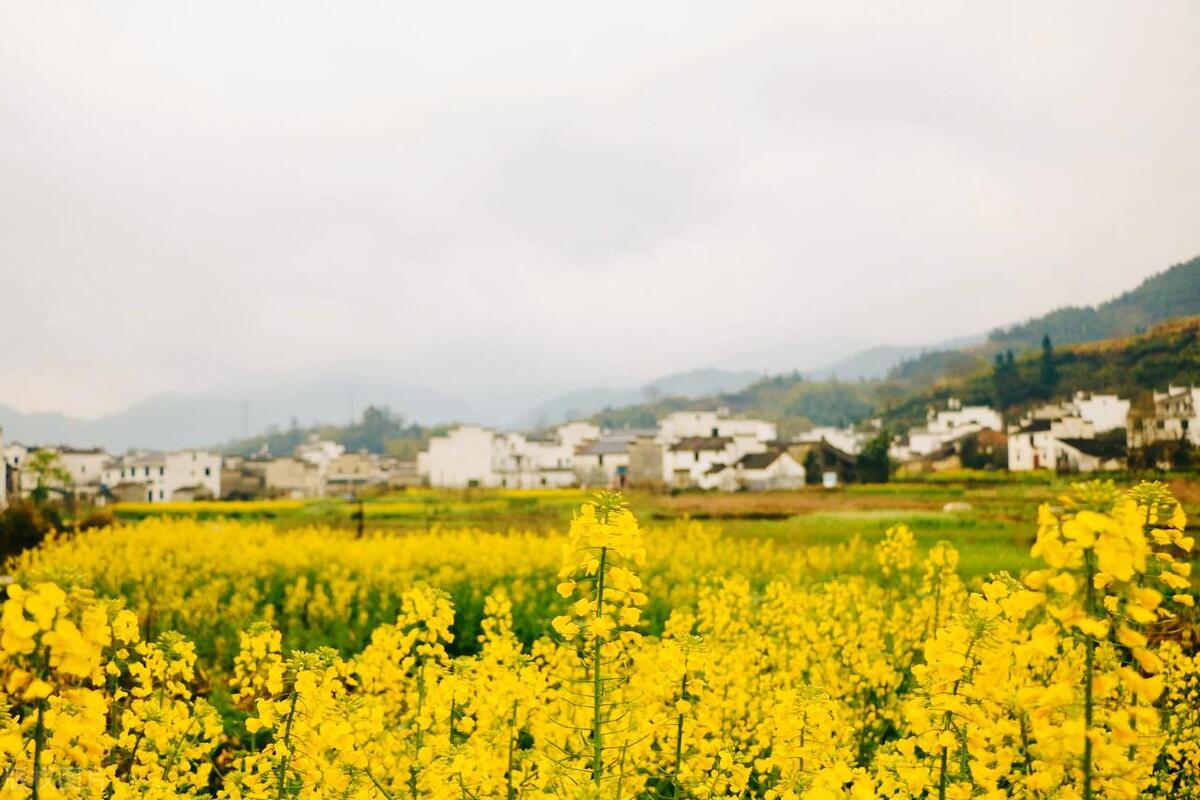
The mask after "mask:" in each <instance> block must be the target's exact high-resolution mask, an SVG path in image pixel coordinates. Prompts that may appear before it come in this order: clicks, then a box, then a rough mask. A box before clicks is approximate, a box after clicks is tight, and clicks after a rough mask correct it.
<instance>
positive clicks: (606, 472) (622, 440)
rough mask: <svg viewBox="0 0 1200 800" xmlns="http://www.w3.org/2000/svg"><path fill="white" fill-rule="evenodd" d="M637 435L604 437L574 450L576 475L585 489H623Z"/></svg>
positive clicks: (610, 434) (611, 434) (613, 434)
mask: <svg viewBox="0 0 1200 800" xmlns="http://www.w3.org/2000/svg"><path fill="white" fill-rule="evenodd" d="M635 441H637V435H636V434H632V433H626V432H619V433H608V434H603V435H602V436H600V437H599V438H598V439H596V440H594V441H590V442H586V443H584V444H581V445H579V447H578V448H576V450H575V474H576V475H577V476H578V477H579V482H580V483H581V484H583V485H585V486H623V485H624V484H625V481H626V479H627V478H628V475H629V462H630V453H629V449H630V447H632V446H633V443H634V442H635Z"/></svg>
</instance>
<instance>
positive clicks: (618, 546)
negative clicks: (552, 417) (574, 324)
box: [0, 475, 1200, 800]
mask: <svg viewBox="0 0 1200 800" xmlns="http://www.w3.org/2000/svg"><path fill="white" fill-rule="evenodd" d="M1172 488H1173V490H1174V492H1175V493H1176V494H1177V495H1178V496H1179V497H1180V498H1183V500H1184V501H1185V502H1183V503H1182V504H1177V503H1176V502H1175V500H1174V499H1172V496H1171V495H1170V494H1169V490H1168V488H1167V487H1166V486H1161V485H1154V486H1146V487H1143V488H1140V489H1139V490H1138V491H1137V492H1136V493H1134V494H1132V495H1127V494H1124V493H1122V492H1121V491H1120V490H1118V489H1117V488H1116V487H1112V486H1105V485H1103V484H1092V485H1089V486H1086V487H1072V486H1070V485H1069V484H1068V483H1067V482H1065V481H1061V482H1060V481H1053V482H1046V481H1011V480H1006V481H989V480H984V479H982V478H981V477H980V476H971V475H963V476H958V477H957V478H956V479H951V480H944V481H938V482H927V483H910V484H885V485H859V486H851V487H848V488H846V489H843V490H837V491H832V492H825V491H821V490H808V491H804V492H787V493H764V494H751V493H747V494H735V495H711V494H692V493H683V494H678V495H650V494H641V493H632V494H630V495H629V496H628V497H625V498H618V497H615V496H611V495H603V494H602V495H600V496H595V495H593V494H591V493H585V492H580V491H565V490H564V491H524V492H519V491H507V492H503V491H482V490H471V491H469V492H445V491H442V492H435V491H429V490H410V491H407V492H403V493H396V494H392V495H386V496H379V497H369V498H363V500H362V502H361V504H360V503H359V502H357V501H346V500H342V499H327V500H321V501H305V502H301V501H256V502H246V503H202V502H197V503H179V504H155V505H135V504H131V505H121V506H117V507H116V509H115V515H116V519H117V524H116V525H115V526H112V527H107V528H101V529H96V530H90V531H87V532H81V533H77V534H73V535H67V536H63V537H60V538H58V539H56V540H53V541H49V542H47V543H45V544H44V545H43V546H42V547H40V548H38V549H37V550H35V551H30V552H27V553H26V554H25V555H23V556H22V557H21V558H20V559H19V560H18V561H17V562H15V563H13V564H12V565H11V571H12V573H13V574H14V576H15V579H16V585H15V586H12V587H10V589H9V599H8V600H7V601H6V603H5V605H4V614H3V641H2V642H0V649H2V651H3V661H2V663H3V669H4V682H3V686H4V694H5V697H6V700H7V703H8V707H9V709H10V710H9V712H8V714H7V715H5V716H3V717H0V745H2V746H0V754H2V758H3V759H4V761H3V762H2V763H3V764H4V765H5V766H4V768H3V776H4V783H3V784H2V785H0V796H13V797H24V796H28V795H29V794H30V793H31V792H32V791H33V787H34V785H35V784H36V786H37V790H36V791H37V792H39V793H40V794H39V796H42V797H93V796H94V797H132V796H153V797H180V796H210V795H216V796H220V797H227V798H247V799H248V798H284V797H289V798H325V797H354V798H382V799H383V800H392V799H393V798H399V797H408V798H416V797H446V798H460V799H461V800H466V799H467V798H483V797H503V798H506V800H507V798H516V797H530V798H533V797H576V796H597V797H622V796H624V797H672V798H674V797H717V796H739V797H745V796H753V797H768V798H791V797H796V798H799V797H806V798H827V797H853V798H870V797H890V798H901V797H938V798H943V797H951V798H966V797H977V796H985V797H1010V796H1011V797H1029V798H1034V797H1086V796H1091V797H1129V798H1133V797H1139V796H1152V797H1192V796H1196V792H1197V791H1198V790H1200V788H1198V787H1200V781H1198V778H1200V776H1198V775H1197V772H1196V767H1195V764H1196V755H1197V753H1198V752H1200V751H1198V750H1197V748H1198V747H1200V726H1198V725H1197V723H1198V722H1200V720H1197V719H1196V718H1195V713H1196V712H1195V709H1196V703H1197V700H1198V699H1200V698H1197V696H1196V692H1197V675H1198V673H1200V662H1198V661H1197V659H1196V657H1195V649H1194V648H1195V632H1196V621H1195V617H1194V605H1193V604H1194V600H1193V597H1194V588H1193V586H1192V583H1191V580H1192V579H1191V569H1190V568H1191V562H1190V560H1189V559H1191V558H1192V557H1193V553H1194V548H1193V546H1192V545H1193V542H1192V535H1191V533H1190V530H1189V528H1188V527H1187V525H1186V515H1187V513H1188V512H1190V511H1192V510H1193V509H1192V506H1191V503H1192V502H1193V501H1194V500H1195V498H1196V494H1195V491H1194V489H1193V486H1192V485H1191V484H1190V483H1186V482H1178V483H1176V484H1175V485H1174V486H1173V487H1172ZM1064 495H1065V496H1066V497H1065V498H1064V497H1063V496H1064ZM947 504H951V505H947ZM360 509H361V527H362V532H361V534H360V532H359V527H360V519H359V518H358V516H357V515H358V514H359V513H360Z"/></svg>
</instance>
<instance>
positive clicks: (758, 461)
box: [737, 450, 783, 469]
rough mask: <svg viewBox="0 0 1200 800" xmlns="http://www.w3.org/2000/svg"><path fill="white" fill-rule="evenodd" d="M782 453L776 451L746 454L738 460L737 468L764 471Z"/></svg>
mask: <svg viewBox="0 0 1200 800" xmlns="http://www.w3.org/2000/svg"><path fill="white" fill-rule="evenodd" d="M781 455H783V453H781V452H779V451H778V450H768V451H767V452H765V453H746V455H744V456H742V457H741V458H740V459H738V462H737V463H738V466H739V467H742V468H743V469H766V468H767V467H769V466H771V465H772V464H774V463H775V462H776V461H777V460H778V459H779V457H780V456H781Z"/></svg>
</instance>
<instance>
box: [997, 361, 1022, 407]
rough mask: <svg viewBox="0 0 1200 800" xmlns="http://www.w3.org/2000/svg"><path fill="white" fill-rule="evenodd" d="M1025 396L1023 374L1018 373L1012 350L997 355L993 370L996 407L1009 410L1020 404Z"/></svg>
mask: <svg viewBox="0 0 1200 800" xmlns="http://www.w3.org/2000/svg"><path fill="white" fill-rule="evenodd" d="M1023 395H1024V391H1023V390H1022V387H1021V374H1020V373H1019V372H1018V371H1017V363H1016V360H1015V359H1014V358H1013V352H1012V350H1009V351H1007V352H1006V353H1003V354H1001V353H997V354H996V363H995V366H994V367H993V369H992V396H993V399H994V400H995V403H996V407H997V408H999V409H1001V410H1003V409H1006V408H1009V407H1011V406H1013V405H1015V404H1016V403H1017V402H1019V401H1020V400H1021V398H1022V396H1023Z"/></svg>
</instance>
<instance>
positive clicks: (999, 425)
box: [908, 397, 1004, 456]
mask: <svg viewBox="0 0 1200 800" xmlns="http://www.w3.org/2000/svg"><path fill="white" fill-rule="evenodd" d="M982 430H992V431H1003V430H1004V418H1003V417H1001V416H1000V413H999V412H998V411H996V410H995V409H993V408H989V407H988V406H964V405H962V403H961V402H960V401H959V400H958V399H957V398H954V397H951V398H950V399H949V400H948V401H947V403H946V408H945V409H942V410H940V411H934V410H933V409H930V410H929V414H928V416H927V418H926V422H925V427H923V428H913V429H912V430H910V431H909V432H908V452H909V453H910V454H911V455H913V456H927V455H930V454H931V453H936V452H937V451H938V450H941V449H942V448H943V447H944V446H945V445H947V444H949V443H950V442H953V441H954V440H956V439H960V438H962V437H963V436H966V435H968V434H971V433H978V432H979V431H982Z"/></svg>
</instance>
